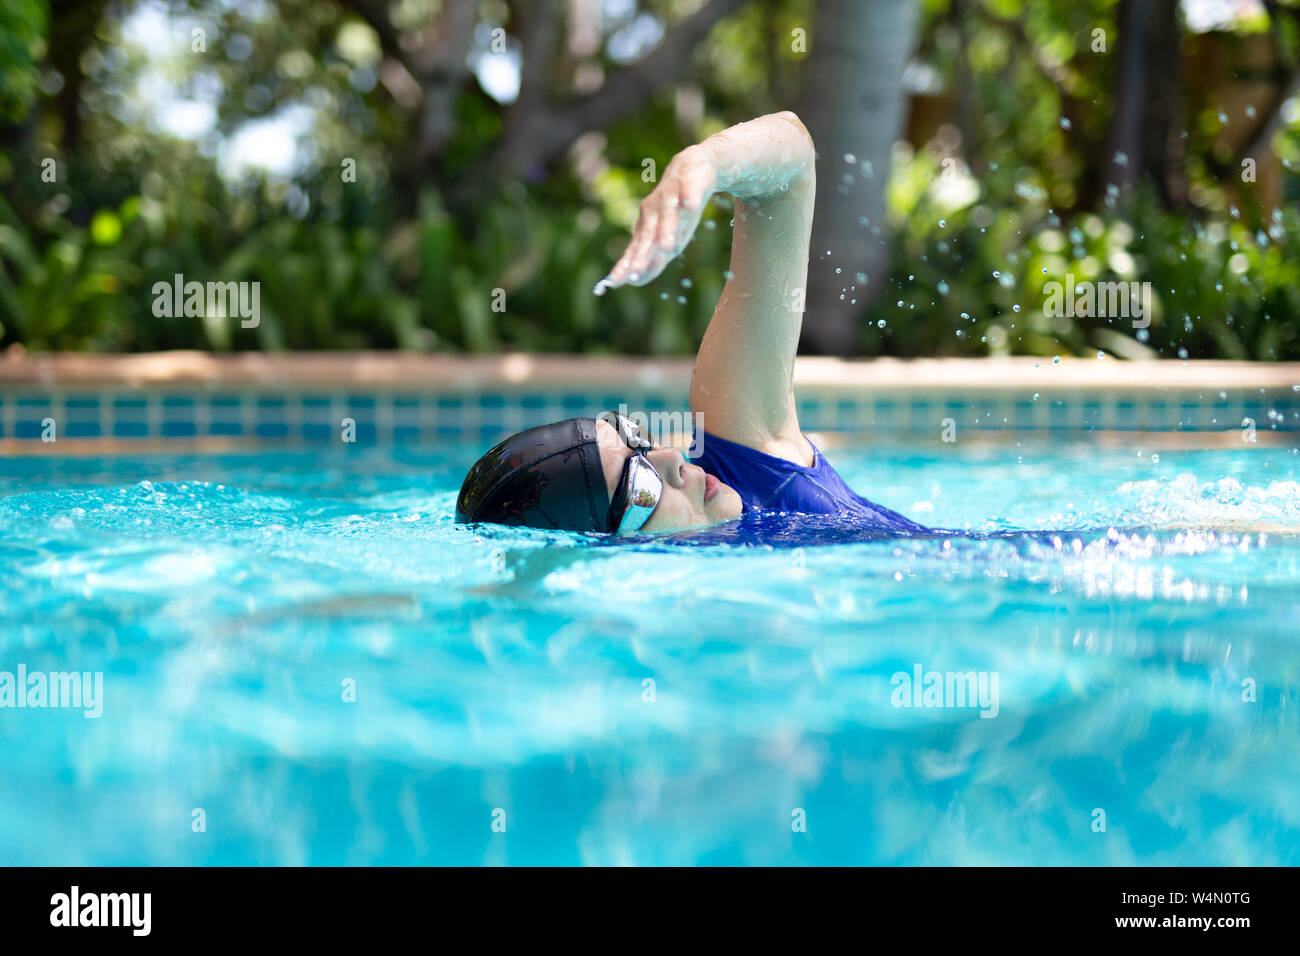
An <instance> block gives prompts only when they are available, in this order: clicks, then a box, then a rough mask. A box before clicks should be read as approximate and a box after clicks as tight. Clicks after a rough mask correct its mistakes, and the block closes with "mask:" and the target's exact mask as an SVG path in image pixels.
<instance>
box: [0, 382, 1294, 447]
mask: <svg viewBox="0 0 1300 956" xmlns="http://www.w3.org/2000/svg"><path fill="white" fill-rule="evenodd" d="M620 405H625V406H626V407H627V409H628V410H629V411H631V412H641V413H643V414H646V415H648V416H652V415H654V414H655V413H660V414H663V415H668V416H672V415H674V414H676V415H679V416H682V420H685V413H686V411H687V394H686V391H685V390H684V389H681V390H678V389H675V388H659V389H654V388H652V389H646V388H643V387H640V386H634V387H632V388H629V389H628V390H627V391H625V392H621V393H619V392H615V391H614V390H612V389H597V390H583V389H576V388H575V389H568V390H566V389H557V388H555V387H548V388H537V389H527V388H525V389H501V388H496V389H491V390H483V391H478V390H473V391H465V390H457V391H439V390H437V389H436V388H435V389H423V390H403V389H377V388H356V387H352V386H350V387H347V388H342V389H323V388H300V387H291V388H274V387H269V386H265V385H259V386H256V387H240V388H234V389H230V388H204V387H202V386H198V387H181V388H177V387H170V386H169V387H144V388H132V387H125V386H114V387H105V388H63V387H56V388H45V389H42V388H34V387H31V386H23V387H17V388H0V439H4V440H9V442H7V443H14V442H16V443H18V444H20V445H21V444H22V443H25V442H34V443H41V442H45V443H49V439H50V438H51V437H54V438H55V439H56V440H58V441H62V440H65V439H69V440H70V439H76V440H78V441H94V440H126V441H130V440H151V441H158V440H176V441H178V442H184V441H193V440H197V439H217V440H221V439H225V440H232V441H241V442H243V441H253V442H264V443H288V444H304V443H314V442H330V441H338V440H340V437H341V436H342V435H343V431H344V427H345V424H346V421H347V420H350V422H351V429H350V431H349V437H350V438H354V440H355V441H356V442H357V443H360V444H385V443H410V444H419V443H431V442H439V441H475V442H484V441H489V440H492V439H494V438H496V437H498V436H502V435H505V434H508V433H510V432H514V431H518V430H519V429H522V428H527V427H529V426H531V425H537V424H542V423H544V422H548V421H554V420H557V419H561V418H569V417H573V416H579V415H586V416H594V415H596V414H598V413H600V412H601V411H603V410H605V409H608V408H618V407H619V406H620ZM799 419H800V422H801V424H802V425H803V427H804V429H805V430H806V431H816V432H833V431H880V432H888V433H894V434H903V435H907V434H912V435H920V434H925V435H929V436H934V435H937V434H939V432H940V430H941V429H942V428H944V426H945V425H947V424H948V423H947V421H946V420H948V419H951V420H952V424H953V425H954V426H955V427H956V429H957V430H958V432H961V431H962V430H974V431H976V432H980V433H990V437H991V433H995V432H999V431H1015V432H1048V433H1051V432H1070V431H1090V430H1099V431H1118V432H1125V431H1134V432H1153V431H1154V432H1209V431H1216V432H1223V431H1228V430H1232V429H1236V430H1241V429H1243V428H1244V427H1246V426H1244V425H1243V422H1244V421H1245V420H1247V419H1249V420H1250V421H1251V422H1253V423H1254V427H1255V429H1256V431H1257V432H1259V433H1265V432H1296V431H1300V392H1297V391H1295V390H1293V389H1291V388H1287V387H1274V388H1254V389H1245V388H1236V389H1223V390H1215V389H1196V390H1180V389H1169V390H1153V389H1151V388H1143V389H1130V390H1122V389H1108V390H1106V391H1098V390H1096V389H1075V390H1068V389H1066V390H1063V389H1054V390H1050V391H1048V390H1041V391H1029V390H1023V391H1022V390H1019V389H1013V388H998V389H971V388H961V389H937V388H931V389H926V390H924V391H919V390H918V391H915V392H913V393H912V394H899V393H896V392H889V391H884V390H879V389H876V390H863V389H851V390H846V389H828V388H813V389H802V390H801V394H800V397H799ZM670 421H672V419H668V418H665V419H663V422H664V424H665V425H667V424H668V423H669V422H670ZM51 422H52V423H53V428H51V427H50V425H51ZM702 424H703V425H704V427H705V428H707V427H708V423H707V422H703V423H702Z"/></svg>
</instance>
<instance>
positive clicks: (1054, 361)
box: [1052, 355, 1061, 365]
mask: <svg viewBox="0 0 1300 956" xmlns="http://www.w3.org/2000/svg"><path fill="white" fill-rule="evenodd" d="M1052 364H1053V365H1060V364H1061V356H1059V355H1053V356H1052Z"/></svg>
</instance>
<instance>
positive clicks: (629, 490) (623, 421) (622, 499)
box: [600, 412, 664, 534]
mask: <svg viewBox="0 0 1300 956" xmlns="http://www.w3.org/2000/svg"><path fill="white" fill-rule="evenodd" d="M600 418H601V419H602V420H603V421H606V422H608V423H609V424H611V425H613V426H614V427H615V428H616V429H618V434H619V436H620V437H621V438H622V439H623V443H624V444H625V445H627V447H628V448H631V449H632V451H633V454H631V455H629V456H628V459H627V463H626V464H625V465H624V466H623V474H622V475H621V476H620V477H619V480H618V487H617V488H616V489H615V490H614V497H613V500H611V501H610V504H609V525H608V526H609V528H610V529H611V530H612V531H613V532H614V533H615V534H621V533H624V532H632V531H640V530H641V527H642V526H643V525H644V524H645V523H646V522H647V521H649V520H650V516H651V515H652V514H654V510H655V508H657V507H659V499H660V498H662V497H663V493H664V480H663V478H662V477H660V475H659V470H658V469H657V468H655V466H654V465H652V464H650V459H649V458H647V457H646V453H647V452H650V451H652V450H653V449H654V443H653V442H651V441H650V436H649V435H648V434H647V433H646V430H645V429H644V428H642V427H641V426H640V425H638V424H637V423H636V422H635V421H634V420H633V419H631V418H628V417H627V416H626V415H620V414H619V413H618V412H603V413H601V415H600Z"/></svg>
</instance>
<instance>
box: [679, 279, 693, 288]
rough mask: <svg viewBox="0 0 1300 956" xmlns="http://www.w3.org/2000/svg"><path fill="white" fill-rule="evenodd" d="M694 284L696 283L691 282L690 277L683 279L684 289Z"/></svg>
mask: <svg viewBox="0 0 1300 956" xmlns="http://www.w3.org/2000/svg"><path fill="white" fill-rule="evenodd" d="M694 284H695V283H693V282H691V280H690V279H683V280H682V288H683V289H689V288H690V287H691V286H692V285H694Z"/></svg>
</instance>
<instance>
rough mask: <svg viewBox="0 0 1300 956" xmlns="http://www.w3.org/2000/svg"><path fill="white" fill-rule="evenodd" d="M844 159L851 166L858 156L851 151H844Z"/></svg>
mask: <svg viewBox="0 0 1300 956" xmlns="http://www.w3.org/2000/svg"><path fill="white" fill-rule="evenodd" d="M844 161H845V162H846V163H848V164H849V165H850V166H851V165H853V164H854V163H856V162H857V161H858V157H856V156H854V155H853V154H852V153H845V154H844Z"/></svg>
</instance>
